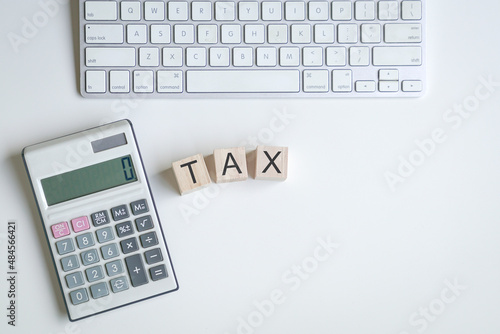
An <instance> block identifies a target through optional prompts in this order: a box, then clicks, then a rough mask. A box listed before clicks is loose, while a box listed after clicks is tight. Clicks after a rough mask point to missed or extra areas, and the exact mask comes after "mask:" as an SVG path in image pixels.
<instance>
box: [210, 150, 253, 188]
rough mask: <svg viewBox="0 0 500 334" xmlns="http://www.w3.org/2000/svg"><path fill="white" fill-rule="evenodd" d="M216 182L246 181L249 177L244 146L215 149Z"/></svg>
mask: <svg viewBox="0 0 500 334" xmlns="http://www.w3.org/2000/svg"><path fill="white" fill-rule="evenodd" d="M214 162H215V182H217V183H221V182H232V181H245V180H246V179H247V178H248V170H247V157H246V153H245V148H244V147H234V148H219V149H215V150H214Z"/></svg>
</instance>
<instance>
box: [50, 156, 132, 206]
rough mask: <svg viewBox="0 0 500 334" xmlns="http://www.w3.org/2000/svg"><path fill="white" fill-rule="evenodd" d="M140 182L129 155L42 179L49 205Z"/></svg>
mask: <svg viewBox="0 0 500 334" xmlns="http://www.w3.org/2000/svg"><path fill="white" fill-rule="evenodd" d="M135 181H137V174H136V173H135V169H134V164H133V163H132V158H131V157H130V155H126V156H123V157H120V158H116V159H112V160H108V161H104V162H101V163H98V164H95V165H91V166H87V167H84V168H80V169H76V170H73V171H71V172H66V173H62V174H58V175H54V176H51V177H48V178H46V179H42V180H41V183H42V188H43V192H44V194H45V199H46V201H47V204H48V205H54V204H58V203H62V202H65V201H69V200H71V199H75V198H78V197H82V196H86V195H90V194H93V193H96V192H99V191H102V190H106V189H110V188H114V187H118V186H121V185H124V184H127V183H131V182H135Z"/></svg>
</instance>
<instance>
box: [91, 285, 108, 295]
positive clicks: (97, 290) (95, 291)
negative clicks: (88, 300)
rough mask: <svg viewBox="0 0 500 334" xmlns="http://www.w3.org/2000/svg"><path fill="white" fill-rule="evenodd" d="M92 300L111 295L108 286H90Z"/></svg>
mask: <svg viewBox="0 0 500 334" xmlns="http://www.w3.org/2000/svg"><path fill="white" fill-rule="evenodd" d="M90 294H91V295H92V298H94V299H97V298H101V297H104V296H107V295H109V291H108V286H107V285H106V283H104V282H101V283H97V284H94V285H91V286H90Z"/></svg>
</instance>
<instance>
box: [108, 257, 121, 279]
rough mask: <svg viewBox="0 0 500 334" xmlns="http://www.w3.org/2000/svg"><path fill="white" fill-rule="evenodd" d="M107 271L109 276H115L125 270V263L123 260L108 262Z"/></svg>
mask: <svg viewBox="0 0 500 334" xmlns="http://www.w3.org/2000/svg"><path fill="white" fill-rule="evenodd" d="M106 272H107V273H108V276H115V275H118V274H121V273H122V272H123V265H122V261H121V260H116V261H113V262H108V263H106Z"/></svg>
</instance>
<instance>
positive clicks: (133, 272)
mask: <svg viewBox="0 0 500 334" xmlns="http://www.w3.org/2000/svg"><path fill="white" fill-rule="evenodd" d="M125 264H126V266H127V271H128V275H129V277H130V281H131V282H132V286H133V287H137V286H140V285H143V284H146V283H148V282H149V280H148V277H147V276H146V270H145V269H144V264H143V262H142V258H141V255H140V254H135V255H132V256H129V257H126V258H125Z"/></svg>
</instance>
